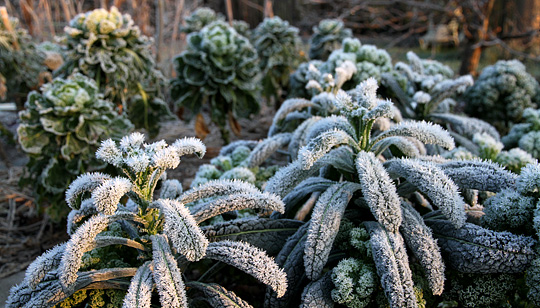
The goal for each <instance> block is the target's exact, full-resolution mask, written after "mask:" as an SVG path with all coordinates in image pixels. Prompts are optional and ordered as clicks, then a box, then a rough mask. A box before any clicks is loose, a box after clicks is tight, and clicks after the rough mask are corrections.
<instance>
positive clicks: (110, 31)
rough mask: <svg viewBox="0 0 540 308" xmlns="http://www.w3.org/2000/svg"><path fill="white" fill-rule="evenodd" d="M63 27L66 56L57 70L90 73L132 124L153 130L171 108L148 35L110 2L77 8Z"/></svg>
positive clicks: (169, 114)
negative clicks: (82, 10)
mask: <svg viewBox="0 0 540 308" xmlns="http://www.w3.org/2000/svg"><path fill="white" fill-rule="evenodd" d="M64 31H65V35H64V37H63V39H62V41H63V43H64V45H65V46H66V47H65V48H66V62H65V63H64V65H63V66H62V67H61V68H60V69H59V71H58V72H57V74H59V75H60V76H63V77H66V76H68V75H70V74H71V73H72V72H79V73H82V74H84V75H86V76H88V77H90V78H92V79H94V80H95V81H96V83H97V85H98V87H99V89H100V90H101V91H103V92H104V93H105V98H107V99H109V100H111V101H112V102H114V103H115V104H117V105H119V106H122V108H123V111H126V112H127V114H128V116H129V118H130V120H131V121H132V122H133V123H134V124H135V126H136V127H138V128H145V129H147V130H148V131H149V132H150V134H152V135H154V134H157V132H158V130H159V123H160V122H161V121H163V120H164V117H171V113H170V111H169V108H168V106H167V104H166V103H165V102H164V101H163V93H162V92H163V89H162V88H163V86H164V82H165V80H164V77H163V75H162V74H161V72H160V71H159V70H158V69H157V66H156V63H155V61H154V59H153V57H152V54H151V48H152V40H151V39H149V38H148V37H146V36H144V35H141V33H140V30H139V28H138V27H137V26H135V25H134V22H133V20H132V19H131V17H130V16H129V15H127V14H124V15H122V14H121V13H120V12H119V11H118V10H117V9H116V8H115V7H112V8H111V9H110V11H107V10H105V9H96V10H93V11H90V12H87V13H85V14H79V15H77V16H75V18H74V19H73V20H71V21H70V22H69V25H68V26H67V27H65V29H64Z"/></svg>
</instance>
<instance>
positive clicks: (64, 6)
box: [62, 0, 71, 22]
mask: <svg viewBox="0 0 540 308" xmlns="http://www.w3.org/2000/svg"><path fill="white" fill-rule="evenodd" d="M66 1H68V0H62V10H63V11H64V17H65V18H66V21H67V22H69V21H70V20H71V12H70V11H69V6H68V4H67V3H66Z"/></svg>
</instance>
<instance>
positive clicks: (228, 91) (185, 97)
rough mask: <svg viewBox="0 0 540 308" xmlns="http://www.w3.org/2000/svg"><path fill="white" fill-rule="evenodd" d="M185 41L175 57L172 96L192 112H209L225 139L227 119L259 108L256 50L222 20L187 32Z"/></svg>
mask: <svg viewBox="0 0 540 308" xmlns="http://www.w3.org/2000/svg"><path fill="white" fill-rule="evenodd" d="M187 42H188V46H187V49H186V50H185V51H183V52H182V53H181V54H180V55H178V56H176V57H175V59H174V65H175V69H176V73H177V77H176V78H174V79H173V80H172V81H171V97H172V98H173V99H174V100H175V102H176V104H178V105H179V106H182V107H185V108H186V109H188V110H189V111H191V113H192V115H196V114H198V113H200V112H202V111H203V109H204V111H205V112H210V117H211V119H212V121H213V122H214V123H215V124H216V125H217V126H218V127H219V128H220V131H221V135H222V138H223V139H224V140H225V142H228V140H229V132H228V130H227V129H226V125H227V119H229V122H231V121H233V122H235V120H234V119H235V118H236V117H244V118H245V117H248V116H249V115H251V114H254V113H256V112H258V111H259V102H258V84H259V79H260V69H259V65H258V56H257V51H256V50H255V48H253V46H252V45H251V43H250V42H249V40H248V39H247V38H245V37H243V36H241V35H239V34H238V33H237V32H236V31H235V30H234V29H233V28H232V27H230V26H229V25H228V24H226V23H224V22H221V21H216V22H214V23H212V24H210V25H207V26H206V27H204V28H203V29H202V30H201V31H200V32H194V33H191V34H189V35H188V37H187Z"/></svg>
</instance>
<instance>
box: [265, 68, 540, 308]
mask: <svg viewBox="0 0 540 308" xmlns="http://www.w3.org/2000/svg"><path fill="white" fill-rule="evenodd" d="M376 89H377V83H376V81H375V80H374V79H368V80H367V81H365V82H363V83H361V84H360V85H359V86H358V87H357V88H356V89H354V90H352V91H350V93H349V94H347V93H345V92H343V91H339V93H338V94H337V96H336V98H335V99H334V100H333V102H334V104H335V107H336V109H337V111H338V112H337V115H335V114H334V115H331V116H328V117H318V118H317V117H312V118H311V120H308V121H305V122H304V123H305V124H302V125H301V126H304V127H303V128H300V127H299V128H298V130H297V131H295V132H294V133H293V135H292V137H291V141H290V144H294V143H295V142H296V143H298V141H295V140H297V138H300V139H301V140H304V142H303V143H300V149H299V151H298V154H297V155H294V153H290V155H291V157H293V159H294V158H295V157H296V160H294V161H293V162H292V163H291V164H289V165H288V166H286V167H284V168H282V169H280V170H278V172H277V173H276V175H275V176H274V177H272V178H271V179H270V180H269V181H268V183H267V186H266V188H265V191H267V192H271V193H275V194H278V195H280V196H282V197H283V198H284V199H283V201H284V203H285V214H284V216H285V217H291V216H294V217H297V218H299V217H304V218H309V220H308V222H307V223H306V224H305V225H304V226H302V227H301V228H299V229H298V231H297V232H296V233H295V234H294V235H293V236H291V237H290V238H289V240H288V242H287V243H286V244H285V246H284V247H283V249H282V250H281V252H280V253H279V254H278V256H277V257H276V260H277V262H278V264H280V265H281V266H283V268H284V270H285V271H286V273H287V275H288V279H289V289H288V291H287V292H286V293H285V295H284V297H283V298H277V297H276V296H274V295H273V292H272V291H271V290H269V291H268V292H267V294H266V299H265V306H266V307H297V306H298V304H300V305H301V307H332V306H333V305H334V302H337V303H340V304H343V305H345V306H347V307H367V306H369V305H371V306H379V307H380V306H386V305H389V306H390V307H421V306H426V307H432V305H435V306H436V302H437V301H439V302H441V301H442V300H441V298H436V297H434V295H441V294H443V291H444V281H445V268H446V267H447V266H446V265H445V263H447V265H450V267H449V270H450V269H452V270H457V271H462V272H465V273H523V272H524V271H525V269H526V268H527V267H528V265H529V264H530V262H531V261H532V260H533V259H534V258H535V255H536V253H535V252H534V250H533V248H532V247H533V245H534V244H535V243H536V240H535V239H533V238H531V237H528V236H521V235H519V236H518V235H514V234H510V233H508V232H496V231H491V230H488V229H484V228H482V227H479V226H476V225H473V224H470V223H467V222H466V217H467V214H466V208H467V206H466V203H465V198H464V196H463V194H462V193H461V191H464V192H465V191H468V190H470V189H476V190H481V191H490V192H499V191H501V190H503V189H505V188H508V187H511V185H513V184H514V183H515V181H516V175H514V174H512V173H510V172H508V171H506V170H504V169H503V168H501V167H500V166H499V165H497V164H494V163H490V162H484V161H480V160H466V161H446V160H445V159H443V158H441V157H433V156H426V155H425V146H424V145H425V144H437V145H439V146H441V147H443V148H447V149H452V148H453V147H454V141H453V139H452V137H451V136H450V135H449V134H448V132H446V131H445V130H443V129H442V128H441V127H440V126H438V125H435V124H432V123H428V122H415V121H404V122H402V123H399V124H396V125H394V126H391V127H390V128H388V129H386V130H384V131H382V132H379V133H378V134H373V133H374V131H373V130H372V126H373V124H374V123H375V120H376V119H378V118H381V117H386V118H389V117H392V116H393V109H392V108H391V107H392V104H391V102H389V101H385V100H380V99H378V98H377V95H376ZM299 136H301V137H299ZM302 144H304V145H303V146H302ZM422 214H423V215H424V216H422ZM279 216H280V215H278V214H275V215H274V217H279ZM428 220H429V222H428ZM428 225H429V227H428ZM505 242H508V243H511V244H508V245H506V244H504V243H505ZM445 256H450V257H449V259H448V260H443V258H444V257H445ZM327 269H328V271H327ZM325 272H326V274H324V273H325ZM306 278H307V279H306ZM306 282H309V283H308V284H307V285H305V284H306ZM302 290H303V291H302ZM381 290H382V291H381ZM300 292H302V297H301V299H300V300H299V299H298V298H296V294H299V293H300ZM383 294H384V297H386V300H384V301H381V300H380V299H381V296H382V295H383Z"/></svg>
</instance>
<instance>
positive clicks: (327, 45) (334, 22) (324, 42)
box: [309, 19, 353, 61]
mask: <svg viewBox="0 0 540 308" xmlns="http://www.w3.org/2000/svg"><path fill="white" fill-rule="evenodd" d="M352 36H353V35H352V31H351V29H349V28H346V27H345V25H344V24H343V21H341V20H338V19H323V20H321V21H320V22H319V24H318V25H317V26H314V27H313V34H312V35H311V37H310V38H309V58H310V59H311V60H322V61H326V60H327V59H328V56H329V55H330V54H331V53H332V52H333V51H334V50H337V49H339V48H341V42H343V40H344V39H346V38H351V37H352Z"/></svg>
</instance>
